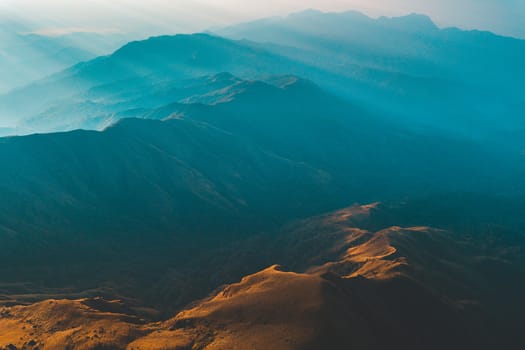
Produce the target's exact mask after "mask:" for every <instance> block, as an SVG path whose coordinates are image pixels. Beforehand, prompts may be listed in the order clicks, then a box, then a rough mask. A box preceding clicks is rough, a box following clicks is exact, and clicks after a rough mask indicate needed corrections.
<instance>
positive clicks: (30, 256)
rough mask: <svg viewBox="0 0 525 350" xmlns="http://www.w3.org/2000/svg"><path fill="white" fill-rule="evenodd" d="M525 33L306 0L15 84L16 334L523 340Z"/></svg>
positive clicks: (6, 259) (28, 343) (5, 312)
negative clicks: (324, 7) (271, 14)
mask: <svg viewBox="0 0 525 350" xmlns="http://www.w3.org/2000/svg"><path fill="white" fill-rule="evenodd" d="M217 35H220V36H217ZM524 47H525V46H524V42H523V41H520V40H515V39H510V38H503V37H499V36H495V35H493V34H490V33H484V32H475V31H472V32H466V31H460V30H458V29H441V28H438V27H437V26H436V25H435V24H434V23H433V22H432V21H431V20H430V19H429V18H428V17H425V16H420V15H410V16H406V17H401V18H379V19H371V18H369V17H367V16H364V15H362V14H359V13H355V12H350V13H342V14H333V13H330V14H326V13H321V12H317V11H307V12H303V13H298V14H294V15H290V16H288V17H286V18H272V19H265V20H260V21H256V22H252V23H246V24H241V25H237V26H233V27H229V28H224V29H221V30H217V31H216V32H215V33H214V34H193V35H176V36H162V37H153V38H150V39H147V40H143V41H136V42H131V43H128V44H126V45H125V46H123V47H122V48H120V49H118V50H116V51H115V52H114V53H112V54H110V55H107V56H102V57H98V58H95V59H93V60H89V61H85V62H82V63H78V64H76V65H73V66H71V67H70V68H67V69H65V70H62V71H60V72H58V73H56V74H54V75H51V76H48V77H46V78H44V79H41V80H38V81H35V82H33V83H31V84H28V85H26V86H24V87H21V88H19V89H16V90H13V91H10V92H9V93H6V94H4V95H2V96H0V120H1V121H2V124H0V125H2V128H1V129H0V133H3V134H6V135H13V134H28V135H26V136H10V137H2V138H0V164H2V171H1V172H0V247H1V250H2V253H0V276H1V278H0V349H2V350H3V349H8V350H17V349H32V350H37V349H39V350H40V349H71V348H79V349H92V350H97V349H98V350H100V349H130V350H131V349H159V350H160V349H179V350H183V349H192V350H200V349H246V348H253V349H298V350H299V349H339V348H344V349H359V350H361V349H384V348H392V349H414V350H416V349H418V350H419V349H443V348H447V349H448V348H450V349H458V350H459V349H487V350H488V349H494V348H509V349H514V348H517V349H519V348H522V347H523V346H524V345H525V342H524V340H523V336H522V334H521V333H522V332H521V330H522V325H523V323H524V321H525V318H524V316H523V315H524V311H525V304H524V302H523V298H522V295H523V293H524V292H525V284H524V282H523V281H522V280H523V279H522V278H521V276H523V275H524V273H525V257H524V255H523V248H524V244H525V237H524V236H523V232H524V231H523V230H524V228H525V222H524V219H523V215H522V213H523V210H524V209H525V201H524V199H523V198H524V195H525V193H524V192H525V186H524V182H523V179H524V178H525V177H524V175H525V162H524V159H523V156H524V153H523V149H525V144H524V143H523V131H524V129H523V125H522V121H521V119H520V118H519V117H520V116H521V115H520V113H521V110H520V108H519V107H521V106H522V105H523V104H524V101H523V96H522V95H521V94H520V93H519V91H518V88H519V86H518V85H519V83H518V82H519V79H520V77H523V76H524V74H525V73H524V70H523V67H522V64H521V62H522V61H523V60H522V58H523V52H525V51H523V48H524ZM45 51H46V52H51V51H52V50H47V49H46V50H45ZM4 121H8V122H6V123H4ZM4 126H5V127H4ZM354 203H371V204H368V205H360V204H354Z"/></svg>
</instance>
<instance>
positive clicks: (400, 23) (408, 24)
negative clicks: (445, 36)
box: [378, 13, 439, 31]
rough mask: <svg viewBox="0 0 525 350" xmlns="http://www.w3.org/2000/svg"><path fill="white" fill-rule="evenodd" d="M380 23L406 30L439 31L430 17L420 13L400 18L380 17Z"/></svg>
mask: <svg viewBox="0 0 525 350" xmlns="http://www.w3.org/2000/svg"><path fill="white" fill-rule="evenodd" d="M378 21H380V22H383V23H385V24H388V25H392V26H395V27H397V28H401V29H405V30H416V31H421V30H425V31H434V30H437V29H439V28H438V26H437V25H436V24H435V23H434V21H432V19H431V18H430V17H429V16H427V15H422V14H418V13H411V14H408V15H406V16H400V17H380V18H379V19H378Z"/></svg>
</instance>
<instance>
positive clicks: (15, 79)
mask: <svg viewBox="0 0 525 350" xmlns="http://www.w3.org/2000/svg"><path fill="white" fill-rule="evenodd" d="M0 41H1V42H0V75H1V76H2V81H1V82H0V93H6V92H8V91H10V90H13V89H15V88H21V87H22V86H24V85H27V84H30V83H32V82H34V81H35V80H39V79H43V78H45V77H47V76H49V75H50V74H53V73H57V72H59V71H61V70H64V69H66V68H68V67H70V66H72V65H74V64H77V63H79V62H82V61H87V60H91V59H93V58H95V57H96V56H98V55H102V54H107V53H109V52H111V51H113V50H115V48H117V47H119V46H120V45H122V44H124V43H125V42H126V41H125V39H124V37H123V36H120V35H117V34H107V35H102V34H94V33H72V34H64V35H58V36H45V35H41V34H36V33H32V32H31V30H30V29H29V28H28V26H27V24H24V23H20V22H16V21H11V20H9V19H7V18H5V17H4V16H2V24H1V25H0Z"/></svg>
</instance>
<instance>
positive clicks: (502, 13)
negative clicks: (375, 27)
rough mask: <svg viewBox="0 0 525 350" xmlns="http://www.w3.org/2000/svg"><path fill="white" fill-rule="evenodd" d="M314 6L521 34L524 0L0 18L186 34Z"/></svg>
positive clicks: (53, 10)
mask: <svg viewBox="0 0 525 350" xmlns="http://www.w3.org/2000/svg"><path fill="white" fill-rule="evenodd" d="M307 8H315V9H319V10H322V11H346V10H358V11H362V12H364V13H366V14H367V15H370V16H375V17H377V16H399V15H405V14H409V13H413V12H416V13H423V14H426V15H429V16H430V17H432V19H433V20H434V21H435V22H436V23H437V24H438V25H439V26H442V27H449V26H457V27H460V28H462V29H480V30H488V31H492V32H495V33H498V34H502V35H506V36H514V37H522V38H523V37H525V26H524V25H523V20H522V19H523V17H524V16H525V3H524V2H523V1H519V0H504V1H501V0H485V1H475V0H461V1H454V0H429V1H417V0H377V1H374V2H370V1H363V0H331V1H320V0H306V1H299V0H291V1H286V2H283V1H275V0H270V1H264V2H259V1H255V0H248V1H239V0H226V1H221V2H220V4H218V3H217V2H216V1H212V0H201V1H192V0H177V1H168V0H152V1H147V2H144V1H137V0H118V1H106V0H91V1H66V0H50V1H45V2H43V1H37V0H16V1H15V0H4V1H2V2H1V3H0V17H7V16H8V17H9V18H11V19H13V18H18V19H19V20H20V21H23V22H25V23H27V25H28V27H29V28H31V29H32V30H33V31H36V32H38V33H41V34H45V35H58V34H65V33H68V32H97V33H108V32H124V33H134V34H135V35H142V36H147V35H155V34H172V33H189V32H197V31H203V30H206V29H208V28H210V27H216V26H224V25H229V24H233V23H236V22H242V21H249V20H253V19H256V18H260V17H267V16H278V15H286V14H288V13H290V12H295V11H301V10H304V9H307Z"/></svg>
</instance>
